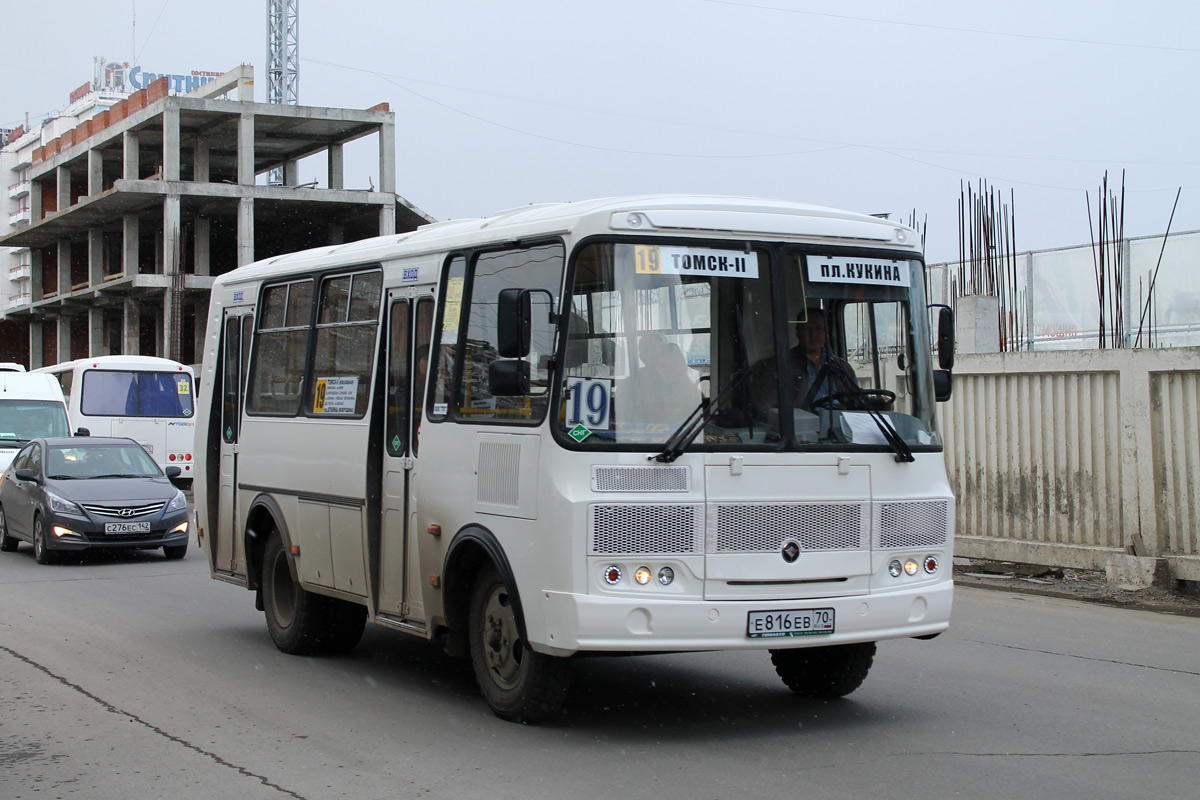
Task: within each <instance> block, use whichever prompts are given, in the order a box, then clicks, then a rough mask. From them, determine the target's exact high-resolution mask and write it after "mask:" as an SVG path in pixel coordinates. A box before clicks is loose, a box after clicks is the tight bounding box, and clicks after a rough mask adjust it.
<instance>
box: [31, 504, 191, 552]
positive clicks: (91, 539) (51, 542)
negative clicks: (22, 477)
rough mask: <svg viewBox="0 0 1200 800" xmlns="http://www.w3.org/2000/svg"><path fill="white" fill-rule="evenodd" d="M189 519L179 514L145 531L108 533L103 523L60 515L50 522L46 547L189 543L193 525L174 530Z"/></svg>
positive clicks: (131, 547) (148, 546)
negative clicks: (62, 531)
mask: <svg viewBox="0 0 1200 800" xmlns="http://www.w3.org/2000/svg"><path fill="white" fill-rule="evenodd" d="M187 521H188V520H187V514H186V513H180V514H178V515H173V516H171V517H169V518H167V519H165V520H163V521H161V522H154V523H151V526H150V530H149V531H148V532H145V533H105V532H104V525H103V524H102V523H101V524H97V523H94V522H84V521H82V520H76V519H71V518H68V517H59V518H57V519H56V520H54V521H53V522H52V523H49V524H48V525H47V528H46V549H48V550H54V551H58V552H68V551H78V550H93V549H105V550H116V549H127V550H138V549H147V550H148V549H151V548H155V547H164V546H165V547H171V546H175V545H181V544H187V541H188V530H189V529H190V526H185V527H184V529H183V530H175V528H176V527H177V526H179V525H180V524H182V523H185V522H187ZM56 529H59V530H61V529H65V530H66V531H68V532H67V533H63V534H61V535H60V534H59V533H56Z"/></svg>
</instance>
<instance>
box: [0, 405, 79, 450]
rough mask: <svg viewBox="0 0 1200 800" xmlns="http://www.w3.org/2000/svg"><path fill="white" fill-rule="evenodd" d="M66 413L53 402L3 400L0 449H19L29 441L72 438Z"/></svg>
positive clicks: (0, 407)
mask: <svg viewBox="0 0 1200 800" xmlns="http://www.w3.org/2000/svg"><path fill="white" fill-rule="evenodd" d="M70 435H71V425H70V423H69V422H67V410H66V408H65V407H64V406H63V404H62V403H56V402H54V401H52V400H0V447H18V446H20V445H23V444H25V443H26V442H28V441H29V440H30V439H43V438H50V437H54V436H70Z"/></svg>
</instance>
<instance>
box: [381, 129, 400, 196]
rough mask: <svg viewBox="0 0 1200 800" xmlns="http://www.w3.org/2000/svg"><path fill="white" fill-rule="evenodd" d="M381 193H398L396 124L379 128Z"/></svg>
mask: <svg viewBox="0 0 1200 800" xmlns="http://www.w3.org/2000/svg"><path fill="white" fill-rule="evenodd" d="M379 191H381V192H386V193H387V194H395V193H396V123H394V122H385V123H383V125H382V126H381V127H380V128H379Z"/></svg>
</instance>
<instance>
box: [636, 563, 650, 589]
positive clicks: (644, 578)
mask: <svg viewBox="0 0 1200 800" xmlns="http://www.w3.org/2000/svg"><path fill="white" fill-rule="evenodd" d="M633 579H634V580H635V581H637V582H638V585H639V586H645V585H646V584H647V583H649V582H650V568H649V567H638V568H637V571H636V572H634V573H633Z"/></svg>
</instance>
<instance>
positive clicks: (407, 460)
mask: <svg viewBox="0 0 1200 800" xmlns="http://www.w3.org/2000/svg"><path fill="white" fill-rule="evenodd" d="M416 465H417V460H416V459H415V458H411V457H409V456H405V457H404V458H402V459H400V469H412V468H413V467H415V466H416Z"/></svg>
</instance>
